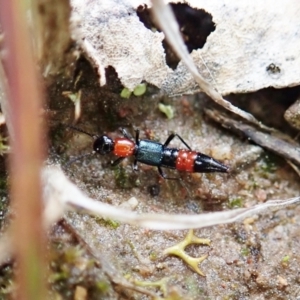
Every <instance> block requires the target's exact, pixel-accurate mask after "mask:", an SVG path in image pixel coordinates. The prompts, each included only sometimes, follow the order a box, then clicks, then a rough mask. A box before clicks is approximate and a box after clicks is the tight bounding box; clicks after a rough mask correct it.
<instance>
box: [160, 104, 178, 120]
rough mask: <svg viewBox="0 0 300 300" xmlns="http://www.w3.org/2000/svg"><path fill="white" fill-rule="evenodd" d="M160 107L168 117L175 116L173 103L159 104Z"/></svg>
mask: <svg viewBox="0 0 300 300" xmlns="http://www.w3.org/2000/svg"><path fill="white" fill-rule="evenodd" d="M158 109H159V110H160V111H161V112H162V113H164V114H165V115H166V116H167V118H168V119H173V118H174V108H173V107H172V106H171V105H165V104H163V103H159V104H158Z"/></svg>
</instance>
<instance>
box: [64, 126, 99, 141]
mask: <svg viewBox="0 0 300 300" xmlns="http://www.w3.org/2000/svg"><path fill="white" fill-rule="evenodd" d="M66 127H69V128H71V129H73V130H75V131H78V132H81V133H84V134H86V135H88V136H90V137H92V138H93V139H96V138H97V136H96V135H94V134H91V133H88V132H86V131H84V130H82V129H80V128H78V127H75V126H73V125H66Z"/></svg>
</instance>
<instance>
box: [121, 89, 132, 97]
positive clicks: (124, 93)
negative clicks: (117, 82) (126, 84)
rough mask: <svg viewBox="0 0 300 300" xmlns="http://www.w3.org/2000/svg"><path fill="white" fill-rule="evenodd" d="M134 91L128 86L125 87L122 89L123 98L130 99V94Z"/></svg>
mask: <svg viewBox="0 0 300 300" xmlns="http://www.w3.org/2000/svg"><path fill="white" fill-rule="evenodd" d="M131 94H132V92H131V91H130V90H129V89H128V88H124V89H123V90H122V91H121V94H120V96H121V98H125V99H128V98H129V97H130V96H131Z"/></svg>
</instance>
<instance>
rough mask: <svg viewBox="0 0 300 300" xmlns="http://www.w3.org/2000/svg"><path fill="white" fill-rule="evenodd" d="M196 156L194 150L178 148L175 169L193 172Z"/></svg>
mask: <svg viewBox="0 0 300 300" xmlns="http://www.w3.org/2000/svg"><path fill="white" fill-rule="evenodd" d="M196 157H197V152H196V151H190V150H179V151H178V156H177V159H176V169H177V170H179V171H185V172H194V163H195V159H196Z"/></svg>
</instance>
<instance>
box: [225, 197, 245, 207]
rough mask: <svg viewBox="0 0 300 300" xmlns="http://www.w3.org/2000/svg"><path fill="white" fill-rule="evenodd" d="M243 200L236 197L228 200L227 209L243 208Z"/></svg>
mask: <svg viewBox="0 0 300 300" xmlns="http://www.w3.org/2000/svg"><path fill="white" fill-rule="evenodd" d="M243 202H244V200H243V198H242V197H236V198H232V199H229V203H228V207H229V208H240V207H243Z"/></svg>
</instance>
